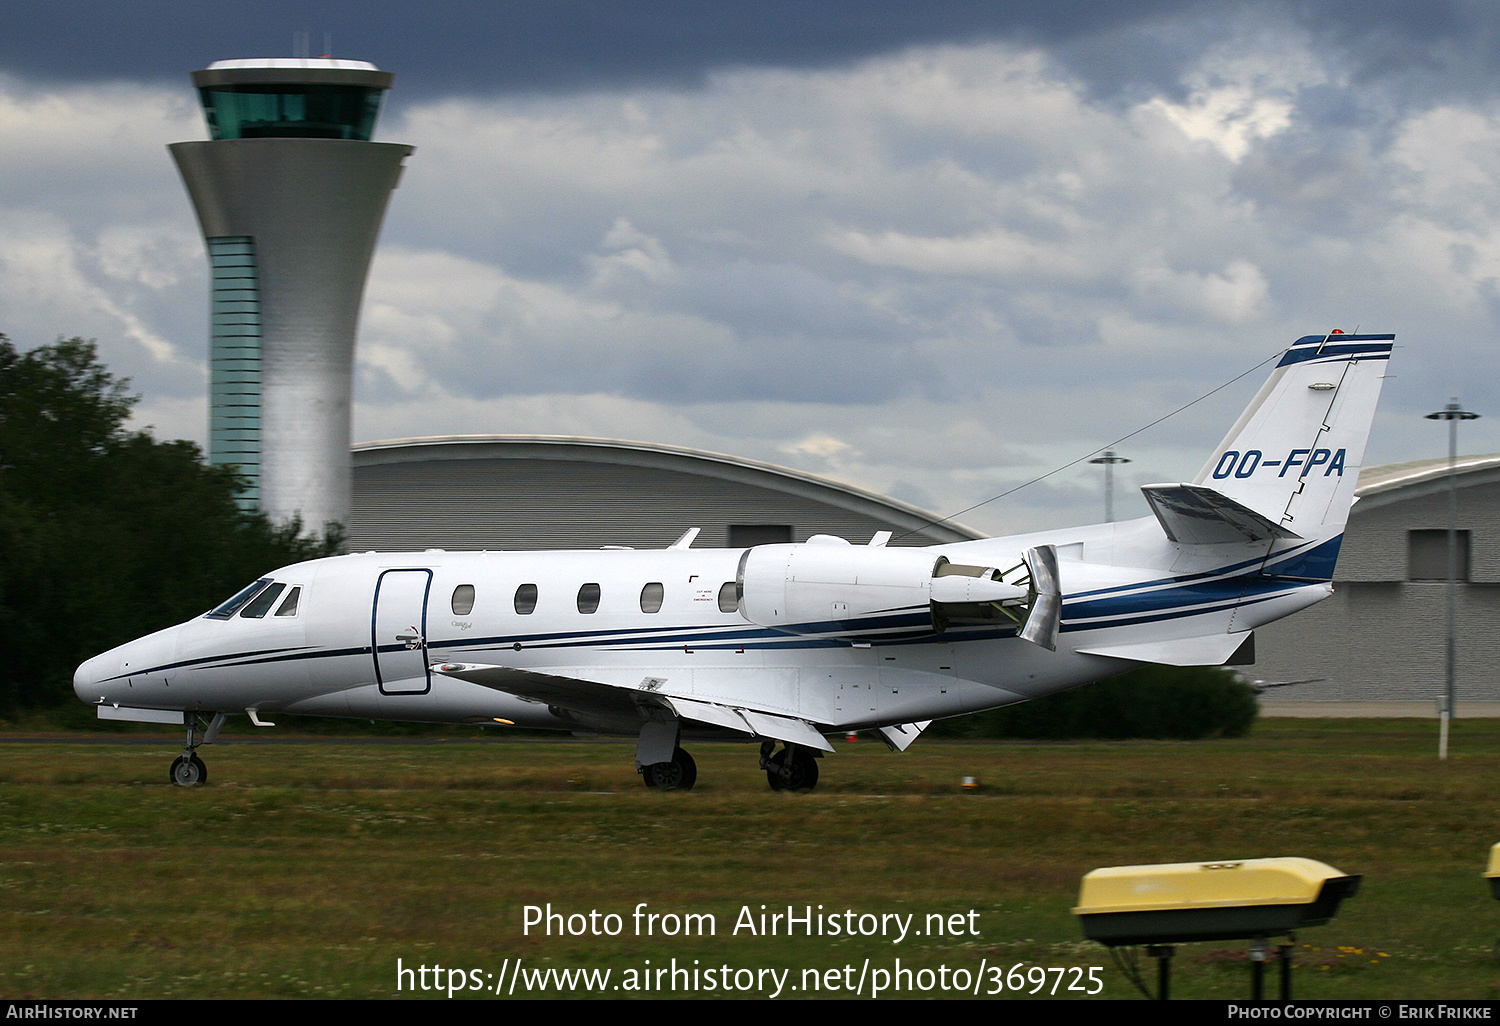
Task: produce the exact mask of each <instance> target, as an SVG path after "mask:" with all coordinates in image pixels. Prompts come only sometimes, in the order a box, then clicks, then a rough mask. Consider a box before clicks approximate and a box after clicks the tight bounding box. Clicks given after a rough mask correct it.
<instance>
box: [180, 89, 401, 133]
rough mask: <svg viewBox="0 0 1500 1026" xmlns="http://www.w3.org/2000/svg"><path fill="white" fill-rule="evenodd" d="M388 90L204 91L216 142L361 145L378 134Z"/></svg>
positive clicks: (210, 125) (201, 95) (201, 92)
mask: <svg viewBox="0 0 1500 1026" xmlns="http://www.w3.org/2000/svg"><path fill="white" fill-rule="evenodd" d="M383 92H384V90H383V89H373V88H369V87H366V86H353V85H322V84H313V83H275V84H252V85H233V86H209V87H205V88H201V89H199V90H198V95H199V96H200V97H201V98H202V101H203V113H204V116H205V117H207V118H208V133H209V136H210V138H213V139H269V138H275V139H357V140H360V141H362V142H369V141H370V137H371V136H372V135H374V134H375V118H376V116H377V115H379V113H380V97H381V94H382V93H383Z"/></svg>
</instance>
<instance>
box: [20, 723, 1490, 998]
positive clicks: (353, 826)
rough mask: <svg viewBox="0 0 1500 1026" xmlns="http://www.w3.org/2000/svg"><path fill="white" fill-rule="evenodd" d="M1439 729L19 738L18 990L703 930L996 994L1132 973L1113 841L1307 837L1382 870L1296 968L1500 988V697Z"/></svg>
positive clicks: (628, 940)
mask: <svg viewBox="0 0 1500 1026" xmlns="http://www.w3.org/2000/svg"><path fill="white" fill-rule="evenodd" d="M1435 733H1436V732H1435V728H1434V726H1433V725H1432V724H1430V723H1426V722H1421V721H1415V720H1383V721H1380V720H1377V721H1356V720H1338V721H1334V720H1323V721H1317V720H1301V721H1299V720H1280V721H1269V722H1262V723H1261V724H1259V725H1258V726H1257V728H1256V730H1255V732H1254V733H1253V734H1252V736H1250V737H1248V738H1244V739H1239V740H1232V741H1214V742H1195V743H1162V742H1114V743H1097V742H1091V743H1084V744H1065V743H932V742H927V743H919V744H918V745H916V746H914V747H913V748H912V749H911V750H910V751H908V752H906V753H904V754H899V755H898V754H893V753H888V752H886V751H885V750H884V748H883V747H881V746H879V745H877V744H872V743H868V742H864V743H860V744H856V745H844V744H839V745H838V748H839V754H838V755H836V756H834V757H831V758H829V759H827V760H825V761H824V762H823V764H822V782H821V784H820V785H819V789H818V791H817V792H816V793H814V794H810V795H785V794H773V793H771V792H770V791H768V790H767V788H766V786H765V778H764V774H762V773H761V772H760V771H758V770H757V769H756V768H755V752H756V750H755V748H754V747H752V746H727V745H720V746H716V745H706V744H700V745H696V746H693V753H694V755H695V757H696V758H697V760H698V766H699V778H698V779H699V784H698V787H697V789H695V790H694V791H692V792H691V793H687V794H659V793H653V792H648V791H646V790H645V789H644V788H642V787H641V786H640V784H639V782H638V778H637V777H636V776H635V774H634V773H633V772H632V771H631V755H632V747H631V746H630V745H629V744H620V743H603V742H571V741H568V742H549V741H536V742H530V741H522V742H513V743H512V742H498V741H493V740H488V739H479V740H468V739H465V738H464V737H463V736H462V735H451V736H448V737H446V738H441V739H429V740H426V741H422V742H410V743H406V742H400V741H395V742H391V743H381V744H363V743H344V742H338V741H332V740H329V741H316V740H313V741H309V742H308V743H277V744H254V743H243V742H242V741H241V742H240V743H225V744H220V745H215V746H212V747H209V748H205V749H203V752H202V754H203V755H204V757H205V760H206V761H207V763H208V766H209V774H210V784H209V785H208V786H207V787H204V788H200V789H197V790H193V791H183V790H179V789H176V788H173V787H171V786H169V785H168V784H167V783H166V777H167V765H168V763H169V762H170V761H171V759H172V758H173V756H174V755H175V754H176V748H177V747H178V746H180V741H173V740H171V739H168V738H165V737H163V739H162V741H161V743H160V744H155V745H153V744H141V743H126V742H125V741H123V740H121V741H118V742H117V741H115V740H113V739H111V740H105V739H100V738H97V737H94V738H90V739H89V740H90V741H91V742H94V743H88V744H72V743H64V742H60V741H59V742H55V743H54V742H50V741H49V742H46V743H24V744H23V743H11V744H0V921H3V923H4V929H3V930H0V995H3V996H6V997H12V998H15V997H34V998H126V999H139V998H160V997H167V998H172V997H183V998H188V997H191V998H201V997H352V998H378V997H388V996H392V995H394V994H396V993H397V991H396V987H397V979H396V964H397V959H398V958H399V959H401V960H402V964H403V966H404V967H406V968H416V967H420V966H427V967H429V968H430V967H432V966H434V965H441V966H442V967H443V968H444V971H445V975H444V977H443V979H444V980H446V979H447V976H446V971H447V970H448V969H449V968H453V969H463V970H479V971H480V972H482V973H499V972H501V971H502V968H503V967H504V966H506V965H513V964H514V961H513V960H515V959H517V958H520V959H522V960H523V964H524V965H525V966H526V967H528V968H534V969H546V968H549V967H551V968H557V969H568V968H578V967H596V968H607V969H610V970H611V971H612V973H613V974H614V975H613V976H612V978H611V982H612V983H617V982H619V981H620V980H621V979H622V978H623V974H624V973H626V972H627V971H630V970H637V971H638V970H641V969H643V968H645V967H646V965H647V960H648V959H649V960H650V967H651V968H662V967H667V966H670V964H671V960H672V959H673V958H675V959H676V960H677V965H678V966H680V967H693V966H694V960H697V965H696V968H698V969H699V970H700V972H701V971H702V970H704V969H707V968H713V969H714V970H715V971H717V970H718V969H719V967H721V966H728V968H729V969H730V970H739V969H750V970H758V969H775V970H778V971H781V970H791V977H790V982H791V983H792V984H794V985H795V984H797V983H799V982H800V976H799V974H800V973H801V972H802V971H803V970H804V969H811V970H819V971H826V970H833V969H842V968H843V967H845V966H852V967H853V970H852V971H853V974H854V976H855V977H856V978H857V976H858V974H859V972H860V971H861V969H862V968H863V967H864V966H865V964H866V960H867V959H868V965H869V968H870V969H871V970H874V969H884V970H891V969H894V968H895V965H896V960H897V959H898V958H899V959H900V964H901V966H902V967H903V968H906V969H909V970H920V969H927V970H932V971H934V972H936V971H937V970H938V969H939V967H946V969H947V970H948V971H949V972H950V973H951V972H952V971H953V970H966V971H967V972H968V973H970V974H977V973H979V972H980V970H981V966H983V967H985V975H984V976H983V978H982V980H981V988H980V989H981V991H982V992H983V991H985V990H988V989H990V987H991V984H992V982H993V979H994V977H993V976H992V975H990V974H991V973H992V972H993V968H994V967H996V966H999V967H1000V968H1001V971H1002V973H1003V972H1007V971H1009V970H1010V969H1011V967H1012V966H1015V965H1017V964H1018V963H1024V964H1025V965H1024V966H1023V969H1022V971H1023V972H1024V971H1025V967H1029V966H1040V967H1090V966H1102V967H1105V968H1104V969H1103V971H1102V972H1100V973H1099V974H1098V975H1099V977H1100V978H1101V979H1102V980H1103V983H1104V995H1103V996H1105V997H1117V998H1119V997H1130V996H1133V995H1134V991H1133V990H1132V989H1131V988H1130V987H1129V985H1128V984H1127V982H1126V981H1125V979H1124V977H1123V976H1122V975H1121V974H1120V973H1119V972H1118V971H1117V970H1116V969H1115V968H1114V967H1113V966H1112V965H1111V963H1110V959H1109V955H1108V952H1107V951H1106V950H1105V949H1104V948H1102V947H1100V946H1098V945H1095V944H1092V943H1090V942H1087V941H1084V940H1083V939H1082V935H1081V931H1080V930H1079V927H1078V924H1077V922H1076V920H1075V919H1074V917H1073V916H1072V914H1071V911H1070V909H1071V907H1072V905H1073V904H1074V902H1075V900H1076V896H1077V891H1078V882H1079V879H1080V877H1081V876H1082V875H1083V874H1084V873H1085V872H1087V871H1088V870H1090V869H1093V868H1096V867H1099V866H1109V865H1128V864H1137V863H1156V862H1180V861H1199V860H1205V861H1206V860H1220V859H1234V858H1256V857H1266V856H1282V855H1298V856H1304V857H1308V858H1313V859H1319V860H1322V861H1324V862H1327V863H1329V864H1331V865H1333V866H1335V867H1337V868H1338V869H1340V870H1341V871H1343V872H1345V873H1354V874H1361V875H1363V876H1364V883H1363V886H1362V888H1361V890H1360V893H1359V894H1358V895H1357V896H1355V897H1354V898H1353V899H1351V900H1350V901H1348V902H1347V903H1346V904H1345V906H1344V909H1343V911H1342V912H1341V913H1340V915H1339V916H1338V917H1337V918H1336V919H1335V920H1334V921H1333V923H1331V924H1329V925H1328V926H1325V927H1318V928H1315V929H1311V930H1307V931H1304V933H1303V934H1302V935H1300V936H1299V937H1298V943H1299V949H1298V952H1299V953H1298V960H1299V963H1300V968H1299V969H1298V971H1297V975H1296V988H1297V989H1296V994H1297V996H1298V997H1302V998H1348V997H1360V998H1403V997H1404V998H1438V997H1443V998H1459V999H1462V998H1471V999H1493V998H1495V997H1496V996H1497V993H1500V992H1497V988H1496V984H1497V982H1500V962H1497V959H1496V954H1495V943H1496V938H1497V937H1500V904H1497V903H1496V902H1495V901H1494V900H1493V899H1491V898H1490V897H1489V893H1488V888H1487V886H1486V884H1485V882H1484V881H1483V880H1482V879H1481V876H1480V874H1481V872H1482V871H1483V869H1484V864H1485V859H1486V856H1487V853H1488V849H1489V847H1490V845H1491V844H1493V843H1495V842H1496V841H1500V820H1497V812H1500V801H1497V798H1496V796H1495V791H1494V783H1495V781H1496V780H1497V779H1500V773H1497V771H1500V722H1496V721H1460V722H1459V723H1458V724H1457V727H1456V730H1455V735H1454V739H1453V753H1454V755H1453V758H1451V759H1450V760H1449V761H1448V762H1446V763H1439V762H1438V761H1437V760H1436V758H1435V749H1436V738H1435ZM269 734H270V732H266V735H269ZM262 736H265V735H262ZM235 740H237V741H238V740H239V739H238V738H236V739H235ZM964 776H974V777H976V778H977V779H978V782H979V785H980V786H979V787H978V789H977V790H976V791H974V792H965V791H964V790H963V789H962V788H961V786H960V782H961V780H962V778H963V777H964ZM641 902H645V903H646V904H647V911H648V912H657V913H662V914H666V913H678V914H687V913H697V914H712V915H713V916H714V917H715V918H716V920H717V925H718V930H717V934H716V935H715V936H712V937H684V936H677V937H661V936H653V937H638V936H635V935H634V930H633V929H632V920H631V918H630V913H631V912H632V911H633V910H634V909H635V908H636V906H637V904H638V903H641ZM548 903H550V904H551V906H552V908H553V910H554V911H558V912H562V913H584V914H587V913H588V912H590V911H591V910H598V911H599V912H600V913H617V914H619V915H620V916H621V917H622V922H623V926H624V929H623V931H622V933H621V934H620V935H619V936H616V937H607V936H590V935H585V936H561V937H559V936H552V937H547V936H542V935H539V932H538V931H537V930H535V929H534V930H532V932H531V933H530V934H529V935H527V934H525V933H524V932H523V927H522V915H523V908H524V907H525V906H527V905H540V906H545V905H547V904H548ZM762 904H764V905H765V906H767V909H768V910H769V911H783V912H784V911H785V909H786V906H788V905H792V906H794V907H796V908H797V909H798V910H801V909H802V908H803V907H805V906H808V905H811V906H813V907H814V910H815V911H816V906H818V905H820V904H821V905H822V906H824V909H823V911H824V913H825V914H826V913H829V912H835V911H836V912H843V911H844V910H846V909H851V910H853V911H854V912H856V913H875V914H881V913H897V914H902V915H905V914H915V916H916V925H917V926H918V927H920V926H921V924H922V922H923V920H924V918H925V917H926V916H927V915H928V914H930V913H931V914H936V913H943V914H954V913H968V912H969V911H971V910H973V911H975V912H977V916H976V917H975V919H974V921H975V922H976V923H977V927H978V931H979V935H978V936H944V937H909V938H908V939H907V940H906V941H905V942H903V943H899V944H897V943H894V942H893V941H892V940H891V939H881V938H878V937H876V938H848V937H842V936H840V937H829V936H822V937H818V936H813V937H805V936H796V937H792V938H787V937H786V936H777V937H758V936H751V935H747V933H746V932H744V931H741V932H740V933H739V934H738V935H733V934H732V932H731V931H732V928H733V926H734V924H735V921H736V919H737V917H738V916H739V914H740V912H741V909H742V908H744V907H746V906H748V907H749V908H750V910H751V911H752V912H753V913H759V911H760V906H761V905H762ZM965 921H967V920H965ZM1242 953H1243V945H1241V944H1238V943H1234V942H1225V943H1219V944H1214V945H1207V944H1193V945H1183V946H1182V947H1180V948H1179V949H1178V952H1177V957H1176V959H1175V962H1174V973H1173V991H1174V996H1177V997H1183V998H1192V997H1212V998H1237V997H1243V996H1245V995H1246V994H1248V970H1247V969H1246V966H1245V964H1244V962H1243V961H1242V957H1243V955H1242ZM507 959H510V960H512V961H511V962H510V963H507V962H506V960H507ZM1148 975H1150V973H1149V971H1148ZM701 979H702V977H700V980H701ZM913 979H914V981H917V982H920V980H919V978H913ZM922 979H925V977H923V978H922ZM1052 979H1053V978H1052V977H1049V978H1048V983H1047V986H1049V987H1050V986H1051V983H1052ZM427 982H429V983H431V982H433V978H432V976H431V975H430V974H429V976H428V977H427ZM466 982H467V978H466ZM971 983H972V980H971ZM1064 985H1066V981H1065V983H1064ZM867 992H868V984H867ZM403 993H406V992H405V991H403ZM429 993H431V992H429ZM722 993H723V991H722V990H717V991H714V992H711V993H708V994H705V993H703V992H702V991H701V990H700V991H698V992H695V993H694V994H693V996H716V995H718V994H722ZM750 993H751V995H752V996H758V995H760V994H761V993H763V992H762V990H761V989H760V988H755V989H754V990H752V991H751V992H750ZM930 993H932V994H937V993H940V991H937V990H933V991H930ZM800 994H801V992H800V991H799V992H798V994H797V995H790V994H786V995H783V996H798V995H800ZM652 995H653V996H655V992H654V991H653V992H652ZM569 996H582V995H581V994H580V993H578V992H576V991H575V992H570V994H569ZM608 996H622V995H621V994H620V993H618V992H613V991H611V992H610V993H609V994H608ZM902 996H910V995H909V994H903V995H902Z"/></svg>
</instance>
